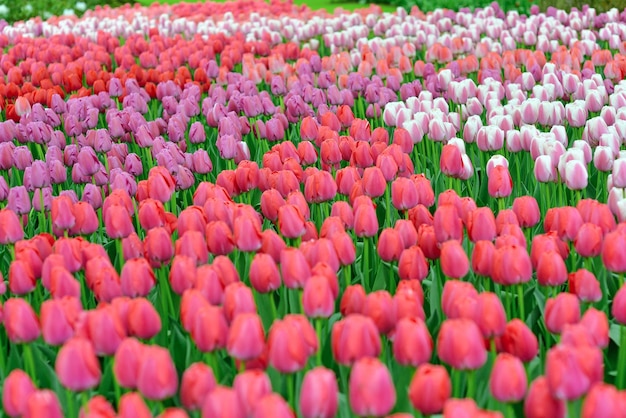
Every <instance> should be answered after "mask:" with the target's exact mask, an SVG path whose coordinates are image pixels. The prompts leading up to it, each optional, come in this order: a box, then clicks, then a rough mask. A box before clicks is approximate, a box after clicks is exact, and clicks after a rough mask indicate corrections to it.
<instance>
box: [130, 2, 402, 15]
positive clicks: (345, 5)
mask: <svg viewBox="0 0 626 418" xmlns="http://www.w3.org/2000/svg"><path fill="white" fill-rule="evenodd" d="M138 1H139V3H141V4H143V5H145V6H149V5H150V4H152V3H154V0H138ZM157 1H158V3H167V4H175V3H180V2H181V0H157ZM183 1H186V2H188V3H195V2H197V1H198V0H183ZM215 1H219V2H221V1H222V0H215ZM294 3H295V4H306V5H307V6H309V7H310V8H311V9H313V10H320V9H324V10H327V11H328V12H330V13H332V12H333V11H334V10H335V9H337V8H342V9H345V10H349V11H352V10H355V9H360V8H364V7H367V6H368V5H367V4H359V3H357V2H354V1H344V0H335V1H331V0H294ZM380 7H381V8H382V9H383V11H384V12H395V11H396V8H395V7H394V6H391V5H389V4H381V5H380Z"/></svg>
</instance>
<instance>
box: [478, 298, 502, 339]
mask: <svg viewBox="0 0 626 418" xmlns="http://www.w3.org/2000/svg"><path fill="white" fill-rule="evenodd" d="M475 309H476V311H475V315H476V316H475V321H476V324H478V327H479V328H480V331H481V332H482V334H483V337H485V338H493V337H496V336H499V335H502V334H503V333H504V331H505V327H506V312H505V311H504V306H502V301H501V300H500V298H498V296H497V295H496V294H495V293H491V292H482V293H479V294H478V297H477V298H476V308H475Z"/></svg>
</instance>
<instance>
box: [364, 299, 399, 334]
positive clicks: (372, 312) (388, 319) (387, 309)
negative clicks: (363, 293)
mask: <svg viewBox="0 0 626 418" xmlns="http://www.w3.org/2000/svg"><path fill="white" fill-rule="evenodd" d="M393 313H394V304H393V298H392V296H391V295H390V294H389V292H387V291H386V290H378V291H375V292H372V293H370V294H368V295H367V297H366V298H365V304H364V305H363V315H366V316H368V317H370V318H372V320H373V321H374V324H376V328H378V332H379V333H380V334H384V335H386V334H389V333H390V332H391V331H393V328H394V326H395V318H394V316H393Z"/></svg>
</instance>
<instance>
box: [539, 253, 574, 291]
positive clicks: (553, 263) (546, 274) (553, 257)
mask: <svg viewBox="0 0 626 418" xmlns="http://www.w3.org/2000/svg"><path fill="white" fill-rule="evenodd" d="M566 280H567V267H566V266H565V261H564V260H563V258H562V257H561V254H559V253H558V252H557V251H547V252H544V253H543V254H542V255H541V256H540V257H539V262H538V263H537V281H538V282H539V284H540V285H542V286H560V285H562V284H563V283H565V281H566Z"/></svg>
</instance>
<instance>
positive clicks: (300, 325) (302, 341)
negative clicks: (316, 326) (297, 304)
mask: <svg viewBox="0 0 626 418" xmlns="http://www.w3.org/2000/svg"><path fill="white" fill-rule="evenodd" d="M318 345H319V343H318V341H317V336H316V335H315V331H314V330H313V328H312V327H311V325H310V323H309V322H308V321H307V320H306V319H305V318H304V317H302V316H299V315H287V316H286V317H285V318H284V319H283V320H276V321H274V323H273V324H272V327H271V328H270V331H269V335H268V339H267V346H268V349H269V353H268V355H269V362H270V364H271V365H272V366H273V367H274V368H275V369H276V370H278V371H279V372H281V373H294V372H296V371H298V370H301V369H302V368H304V366H305V365H306V362H307V360H308V357H309V356H310V355H311V354H313V353H314V352H315V351H317V349H318Z"/></svg>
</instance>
